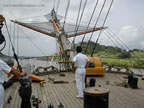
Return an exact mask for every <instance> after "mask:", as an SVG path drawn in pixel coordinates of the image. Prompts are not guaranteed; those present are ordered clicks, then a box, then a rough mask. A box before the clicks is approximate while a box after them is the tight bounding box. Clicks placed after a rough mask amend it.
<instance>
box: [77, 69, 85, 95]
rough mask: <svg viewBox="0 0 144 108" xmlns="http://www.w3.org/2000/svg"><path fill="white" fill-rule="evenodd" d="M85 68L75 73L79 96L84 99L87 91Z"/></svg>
mask: <svg viewBox="0 0 144 108" xmlns="http://www.w3.org/2000/svg"><path fill="white" fill-rule="evenodd" d="M85 74H86V69H85V68H77V69H76V71H75V79H76V87H77V89H78V96H79V97H83V90H84V89H85Z"/></svg>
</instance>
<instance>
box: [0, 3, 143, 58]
mask: <svg viewBox="0 0 144 108" xmlns="http://www.w3.org/2000/svg"><path fill="white" fill-rule="evenodd" d="M83 1H85V0H83ZM96 1H97V0H87V4H86V8H85V11H84V14H83V16H82V21H81V24H82V25H87V24H88V22H89V20H90V17H91V14H92V11H93V9H94V5H95V3H96ZM103 2H104V0H99V4H98V7H97V10H96V11H95V14H94V17H93V19H92V21H91V26H93V24H95V22H96V18H97V16H98V12H99V11H100V9H101V7H102V4H103ZM110 2H111V0H106V4H105V7H104V10H103V12H102V15H101V17H100V20H99V22H98V25H99V26H101V25H102V24H103V21H104V18H105V16H106V14H107V11H108V8H109V5H110ZM67 3H68V0H59V2H58V0H0V14H2V15H3V16H4V17H5V19H6V23H7V25H8V29H9V33H10V36H11V38H12V42H13V45H14V47H15V50H16V53H17V54H18V55H19V56H47V55H52V54H54V53H55V52H57V51H59V48H58V44H57V42H56V39H54V38H52V37H49V36H46V35H43V34H40V33H38V32H35V31H32V30H29V29H27V28H24V27H21V26H18V25H15V24H13V23H11V22H10V21H9V20H21V21H41V22H42V21H47V20H46V19H44V18H43V16H44V15H46V14H48V13H50V12H51V10H52V9H53V8H55V10H57V8H58V10H57V14H59V15H61V16H65V12H66V6H67ZM79 3H80V0H70V6H69V8H68V13H67V19H66V23H72V24H75V22H76V19H77V14H78V9H79ZM58 4H59V5H58ZM83 4H84V3H83ZM83 4H82V6H83ZM143 10H144V0H114V2H113V5H112V8H111V10H110V13H109V15H108V17H107V20H106V23H105V25H104V26H105V27H108V30H106V31H109V30H111V31H112V32H113V33H114V34H115V36H117V37H118V38H119V39H120V40H121V41H122V42H123V43H124V44H125V45H126V46H127V47H128V48H129V49H135V48H137V49H142V50H144V36H143V35H144V30H143V29H144V14H143ZM2 31H3V35H4V36H5V37H6V41H7V45H6V47H5V49H4V50H3V51H2V52H3V53H4V54H6V55H12V51H11V47H10V44H9V38H8V33H7V31H6V28H5V26H4V27H3V29H2ZM106 31H105V30H104V32H102V33H101V35H100V38H99V41H98V43H99V44H104V45H109V46H118V44H117V42H116V41H115V40H113V41H112V39H113V38H112V36H110V35H109V36H108V34H107V32H106ZM98 34H99V32H96V33H94V35H93V37H92V41H94V42H95V41H96V39H97V36H98ZM90 35H91V34H90V33H89V34H87V36H86V38H85V41H88V40H89V37H90ZM82 37H83V36H79V37H77V38H76V43H78V42H81V40H82ZM70 40H72V39H70ZM116 44H117V45H116ZM1 47H2V45H0V48H1ZM118 47H120V46H118Z"/></svg>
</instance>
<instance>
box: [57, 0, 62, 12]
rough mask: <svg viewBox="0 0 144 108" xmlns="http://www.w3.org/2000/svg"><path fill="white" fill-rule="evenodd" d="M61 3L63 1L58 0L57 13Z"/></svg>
mask: <svg viewBox="0 0 144 108" xmlns="http://www.w3.org/2000/svg"><path fill="white" fill-rule="evenodd" d="M60 1H61V0H58V4H57V8H56V13H57V12H58V9H59V5H60Z"/></svg>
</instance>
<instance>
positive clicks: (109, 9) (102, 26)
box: [91, 0, 113, 57]
mask: <svg viewBox="0 0 144 108" xmlns="http://www.w3.org/2000/svg"><path fill="white" fill-rule="evenodd" d="M112 4H113V0H112V1H111V4H110V7H109V9H108V12H107V14H106V17H105V19H104V22H103V25H102V27H104V24H105V22H106V19H107V17H108V14H109V12H110V9H111V7H112ZM101 33H102V30H100V32H99V35H98V38H97V40H96V43H95V46H94V48H93V51H92V53H91V57H92V56H93V53H94V51H95V48H96V46H97V43H98V40H99V38H100V35H101Z"/></svg>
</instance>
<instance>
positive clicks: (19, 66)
mask: <svg viewBox="0 0 144 108" xmlns="http://www.w3.org/2000/svg"><path fill="white" fill-rule="evenodd" d="M5 25H6V30H7V33H8V37H9V40H10V43H11V46H12V50H13V53H14V58H15V60H16V62H17V65H18V68H19V70H20V72H22V67H21V65H20V63H19V61H18V56H17V55H16V53H15V49H14V46H13V43H12V40H11V37H10V33H9V31H8V27H7V23H6V21H5Z"/></svg>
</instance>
